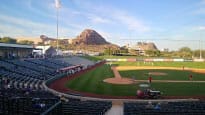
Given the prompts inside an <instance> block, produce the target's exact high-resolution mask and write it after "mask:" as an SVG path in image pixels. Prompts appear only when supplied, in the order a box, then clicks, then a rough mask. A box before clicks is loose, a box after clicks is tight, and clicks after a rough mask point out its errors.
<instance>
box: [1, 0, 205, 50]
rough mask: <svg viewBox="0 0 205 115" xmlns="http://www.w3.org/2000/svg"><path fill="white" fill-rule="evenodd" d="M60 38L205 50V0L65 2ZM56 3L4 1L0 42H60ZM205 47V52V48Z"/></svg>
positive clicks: (33, 0)
mask: <svg viewBox="0 0 205 115" xmlns="http://www.w3.org/2000/svg"><path fill="white" fill-rule="evenodd" d="M60 1H61V7H60V8H59V10H58V12H59V36H60V37H63V38H75V37H76V36H77V35H79V34H80V33H81V32H82V31H83V30H84V29H87V28H88V29H94V30H96V31H97V32H98V33H100V34H101V35H102V36H103V37H104V38H105V39H106V40H107V41H109V42H111V43H114V44H117V45H120V46H123V45H126V44H130V45H134V44H136V43H137V42H154V43H155V44H156V45H157V47H158V49H162V48H169V49H170V50H175V49H179V48H180V47H184V46H188V47H190V48H192V49H199V47H200V46H201V47H202V48H203V46H204V45H205V43H204V42H205V0H60ZM56 14H57V9H56V8H55V0H1V3H0V37H3V36H10V37H39V36H40V35H42V34H44V35H47V36H49V37H54V38H55V37H56V33H57V32H56V22H57V21H56V17H57V15H56ZM204 48H205V47H204Z"/></svg>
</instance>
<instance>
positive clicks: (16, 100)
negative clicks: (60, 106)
mask: <svg viewBox="0 0 205 115" xmlns="http://www.w3.org/2000/svg"><path fill="white" fill-rule="evenodd" d="M58 101H59V98H58V97H56V96H54V95H53V94H51V93H48V92H46V91H31V90H17V89H1V90H0V114H4V115H16V114H18V115H40V113H43V112H44V111H46V110H47V109H48V108H50V107H51V106H53V105H54V104H55V103H57V102H58Z"/></svg>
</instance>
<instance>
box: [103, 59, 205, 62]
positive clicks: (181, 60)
mask: <svg viewBox="0 0 205 115" xmlns="http://www.w3.org/2000/svg"><path fill="white" fill-rule="evenodd" d="M106 61H108V62H112V61H114V62H115V61H117V62H136V61H137V62H205V59H183V58H173V59H172V58H144V59H138V58H122V59H106Z"/></svg>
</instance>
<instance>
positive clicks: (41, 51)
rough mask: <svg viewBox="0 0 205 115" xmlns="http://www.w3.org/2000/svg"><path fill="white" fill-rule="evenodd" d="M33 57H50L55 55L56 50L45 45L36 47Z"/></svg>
mask: <svg viewBox="0 0 205 115" xmlns="http://www.w3.org/2000/svg"><path fill="white" fill-rule="evenodd" d="M33 54H34V57H37V56H42V55H44V56H46V57H52V56H56V55H57V50H56V49H55V48H53V47H52V46H49V45H46V46H36V47H35V50H33Z"/></svg>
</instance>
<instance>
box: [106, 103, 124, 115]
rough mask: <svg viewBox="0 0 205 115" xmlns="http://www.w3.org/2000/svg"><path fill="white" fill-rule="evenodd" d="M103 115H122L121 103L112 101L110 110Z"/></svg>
mask: <svg viewBox="0 0 205 115" xmlns="http://www.w3.org/2000/svg"><path fill="white" fill-rule="evenodd" d="M105 115H123V102H122V101H113V102H112V108H111V109H110V110H108V111H107V112H106V113H105Z"/></svg>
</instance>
